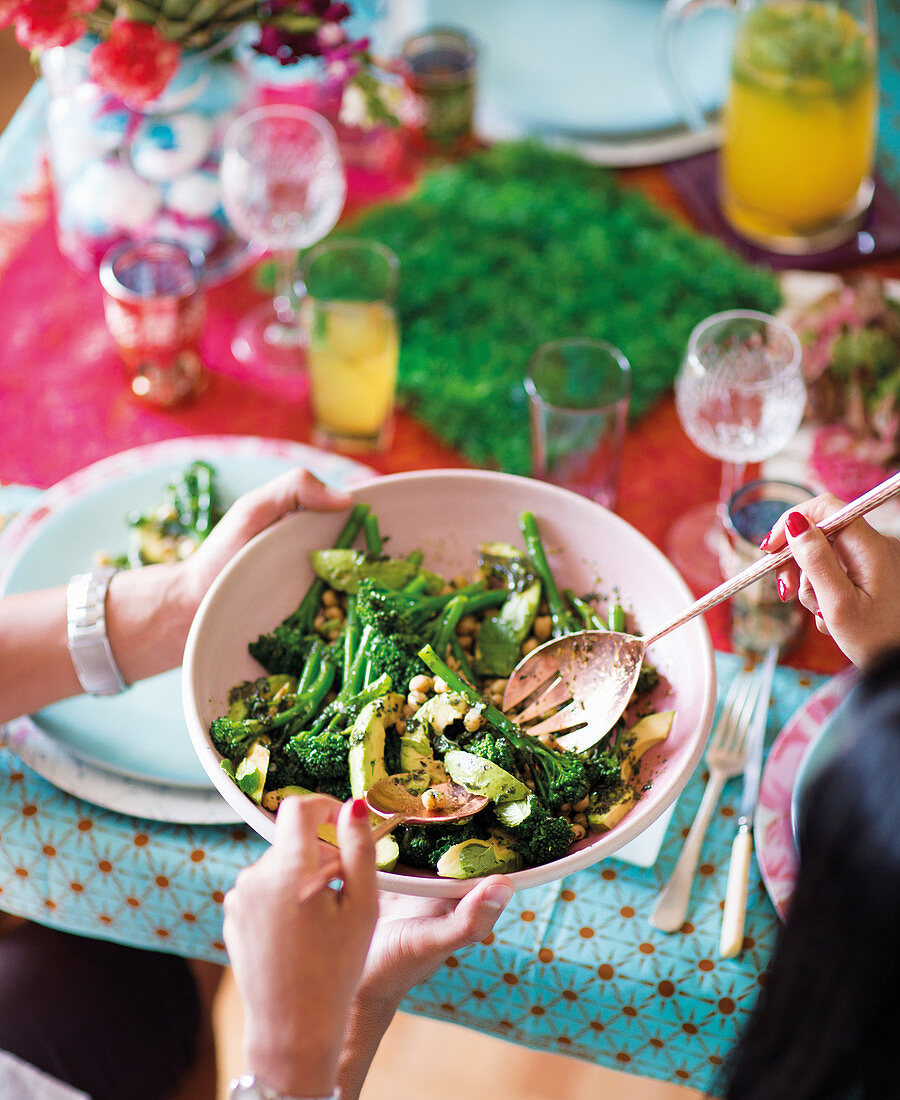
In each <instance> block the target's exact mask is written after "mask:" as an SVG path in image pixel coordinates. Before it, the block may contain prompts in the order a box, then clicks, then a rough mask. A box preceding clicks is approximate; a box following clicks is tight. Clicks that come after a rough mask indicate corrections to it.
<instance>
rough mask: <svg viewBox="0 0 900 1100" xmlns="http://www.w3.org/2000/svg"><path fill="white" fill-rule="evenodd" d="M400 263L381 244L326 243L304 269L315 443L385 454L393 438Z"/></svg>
mask: <svg viewBox="0 0 900 1100" xmlns="http://www.w3.org/2000/svg"><path fill="white" fill-rule="evenodd" d="M399 277H400V261H399V260H398V259H397V256H396V255H395V254H394V253H393V252H392V251H391V249H389V248H388V247H387V246H386V245H383V244H380V243H379V242H378V241H367V240H352V239H347V240H337V241H327V242H325V243H324V244H320V245H319V246H318V247H316V248H314V249H312V251H311V252H310V253H309V254H308V255H307V257H306V259H305V261H304V264H303V282H304V284H305V286H306V293H307V298H306V303H305V313H306V319H307V323H308V326H309V351H308V359H309V383H310V398H311V401H312V409H313V441H314V442H315V443H317V444H318V445H320V446H326V447H335V448H339V449H342V450H354V451H370V450H383V449H384V448H385V447H386V446H387V445H388V442H389V440H390V435H391V427H392V422H393V412H394V394H395V391H396V387H397V362H398V359H399V357H400V334H399V330H398V326H397V318H396V315H395V313H394V306H393V302H394V297H395V295H396V293H397V284H398V281H399Z"/></svg>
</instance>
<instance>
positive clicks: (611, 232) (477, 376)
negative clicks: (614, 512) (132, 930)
mask: <svg viewBox="0 0 900 1100" xmlns="http://www.w3.org/2000/svg"><path fill="white" fill-rule="evenodd" d="M352 232H353V235H354V236H367V237H374V238H376V239H377V240H380V241H383V242H384V243H385V244H388V245H390V246H391V248H393V249H394V250H395V251H396V252H397V254H398V255H399V257H400V260H401V263H402V276H401V283H400V293H399V297H398V312H399V316H400V321H401V325H402V339H401V354H400V381H399V392H400V396H401V399H402V400H403V402H404V403H405V405H406V407H407V408H408V409H409V410H410V411H411V412H412V413H413V415H415V416H416V417H417V418H419V419H420V420H422V421H423V422H424V423H426V424H427V425H428V426H429V427H430V428H431V429H432V431H434V432H435V434H436V435H438V436H439V437H440V438H441V439H443V440H444V441H445V442H447V443H449V444H451V445H452V446H454V447H456V448H458V449H459V450H460V451H461V452H462V453H463V454H464V455H465V456H466V457H467V458H468V459H469V460H470V461H471V462H473V463H475V464H477V465H482V466H491V467H497V468H499V469H502V470H507V471H509V472H511V473H520V474H521V473H528V472H529V471H530V465H531V462H530V445H529V429H528V409H527V404H526V399H525V393H524V390H523V389H522V377H523V373H524V370H525V366H526V363H527V361H528V358H529V356H530V355H531V353H532V351H533V350H534V349H535V348H536V347H537V346H538V345H539V344H541V343H543V342H544V341H546V340H551V339H558V338H562V337H568V336H593V337H597V338H602V339H605V340H609V341H611V342H612V343H614V344H616V345H617V346H618V347H619V348H621V349H622V351H624V352H625V354H626V356H627V357H628V358H629V360H630V361H631V365H632V373H633V385H634V395H633V399H632V415H633V416H638V415H640V414H641V413H642V412H644V411H646V409H648V408H649V407H650V405H651V404H652V403H653V402H654V401H655V400H656V399H657V398H658V397H659V395H660V394H661V393H663V392H664V391H666V390H667V389H668V388H669V387H670V386H671V384H672V381H673V379H674V377H675V373H676V371H677V370H678V364H679V360H680V357H681V354H682V351H683V349H684V346H685V343H686V341H687V338H688V335H689V333H690V331H691V329H692V328H693V326H694V325H695V324H696V323H697V322H698V321H700V320H702V319H703V318H704V317H706V316H707V315H708V314H710V313H715V312H717V311H718V310H722V309H731V308H754V309H762V310H765V311H771V310H773V309H775V308H777V306H778V304H779V301H780V294H779V290H778V286H777V283H776V281H775V279H774V277H773V276H772V274H771V273H769V272H767V271H764V270H762V269H758V268H752V267H749V266H747V265H746V264H744V263H743V262H741V261H739V260H737V259H736V258H735V257H733V256H732V255H731V254H730V253H728V252H727V251H726V250H725V249H724V248H723V247H722V246H721V245H720V244H719V243H718V242H716V241H714V240H712V239H711V238H707V237H701V236H699V235H698V234H696V233H694V232H691V231H690V230H688V229H686V228H684V227H683V226H681V225H679V224H677V223H676V222H674V221H673V220H672V219H671V218H670V217H669V216H668V215H666V214H664V213H663V212H661V211H660V210H659V209H657V208H656V207H655V206H653V205H652V203H650V202H649V201H648V200H647V199H645V198H644V197H643V196H642V195H640V194H638V193H636V192H633V191H629V190H626V189H623V188H622V187H620V186H619V185H618V184H617V183H616V181H615V180H614V178H613V176H612V175H611V174H610V173H609V172H606V171H604V170H602V169H598V168H596V167H594V166H592V165H589V164H585V163H584V162H583V161H581V160H578V159H577V158H574V157H572V156H569V155H567V154H559V153H553V152H549V151H547V150H545V149H542V148H541V147H539V146H536V145H532V144H520V143H515V144H507V145H499V146H496V147H494V148H493V149H491V150H490V151H488V152H485V153H481V154H478V155H476V156H473V157H471V158H470V159H468V160H466V161H465V162H463V163H462V164H460V165H458V166H452V167H448V168H444V169H441V170H439V171H437V172H434V173H431V174H429V175H427V176H426V177H425V178H424V179H423V180H422V182H421V184H420V185H419V187H418V189H417V190H416V192H415V193H414V194H413V195H412V196H411V197H410V198H408V199H407V200H405V201H403V202H400V203H397V204H393V205H387V206H382V207H377V208H375V209H373V210H370V211H367V212H366V213H365V214H363V215H362V216H361V217H360V218H359V219H357V221H356V222H355V224H354V225H353V227H352Z"/></svg>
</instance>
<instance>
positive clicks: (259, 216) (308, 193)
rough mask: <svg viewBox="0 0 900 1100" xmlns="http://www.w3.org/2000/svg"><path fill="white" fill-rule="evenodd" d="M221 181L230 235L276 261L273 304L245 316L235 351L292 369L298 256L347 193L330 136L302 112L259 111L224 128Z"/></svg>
mask: <svg viewBox="0 0 900 1100" xmlns="http://www.w3.org/2000/svg"><path fill="white" fill-rule="evenodd" d="M220 175H221V180H222V202H223V205H224V207H225V213H226V214H227V215H228V220H229V221H230V222H231V224H232V226H233V227H234V229H235V231H236V232H237V233H239V234H240V235H241V236H242V237H244V238H245V239H246V240H248V241H250V242H251V244H253V245H254V246H256V248H257V249H258V250H259V251H260V252H262V251H264V250H267V251H270V252H272V253H273V255H274V257H275V260H276V287H275V297H274V301H271V302H267V303H265V304H264V305H263V306H262V307H260V308H258V309H256V310H254V311H252V312H251V313H249V314H248V315H247V316H246V317H244V318H243V320H242V321H241V323H240V324H239V326H238V328H237V331H236V333H235V337H234V340H233V341H232V345H231V348H232V351H233V352H234V355H235V358H237V359H239V360H240V361H241V362H244V363H247V362H252V363H254V364H259V365H260V366H262V367H264V368H265V367H268V368H269V369H273V368H274V369H275V370H276V371H277V370H297V369H299V368H300V367H301V366H302V365H303V360H304V356H303V349H304V347H305V345H306V332H305V329H304V326H303V324H302V322H301V317H300V309H299V304H298V300H297V288H296V280H295V271H296V265H297V254H298V251H299V250H300V249H302V248H308V247H309V246H310V245H313V244H316V243H317V242H318V241H320V240H321V239H322V238H323V237H324V236H325V235H326V234H327V233H329V232H330V231H331V230H332V229H333V228H334V225H335V223H336V222H337V220H338V217H339V216H340V213H341V210H342V209H343V206H344V198H345V196H346V192H347V185H346V180H345V178H344V170H343V166H342V164H341V158H340V153H339V151H338V145H337V139H336V137H335V134H334V130H333V129H332V128H331V125H330V124H329V123H328V122H327V120H326V119H324V118H322V116H321V115H318V114H316V113H315V112H314V111H309V110H307V109H306V108H304V107H295V106H292V105H290V104H273V105H271V106H267V107H258V108H256V109H255V110H252V111H248V112H246V113H245V114H243V115H241V116H240V117H238V118H237V119H235V121H234V122H233V123H232V124H231V126H230V127H229V128H228V131H227V132H226V134H225V142H224V151H223V155H222V167H221V170H220Z"/></svg>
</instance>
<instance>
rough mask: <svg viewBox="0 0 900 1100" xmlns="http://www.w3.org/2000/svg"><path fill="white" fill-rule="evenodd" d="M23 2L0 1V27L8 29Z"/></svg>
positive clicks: (19, 0)
mask: <svg viewBox="0 0 900 1100" xmlns="http://www.w3.org/2000/svg"><path fill="white" fill-rule="evenodd" d="M22 4H23V0H0V27H8V26H9V25H10V23H13V22H15V19H16V16H17V15H18V14H19V11H20V9H21V7H22Z"/></svg>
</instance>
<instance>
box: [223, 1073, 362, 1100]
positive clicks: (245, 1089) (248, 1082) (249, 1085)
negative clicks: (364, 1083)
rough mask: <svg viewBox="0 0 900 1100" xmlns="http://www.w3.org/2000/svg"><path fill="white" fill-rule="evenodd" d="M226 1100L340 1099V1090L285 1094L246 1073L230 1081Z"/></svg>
mask: <svg viewBox="0 0 900 1100" xmlns="http://www.w3.org/2000/svg"><path fill="white" fill-rule="evenodd" d="M228 1100H341V1091H340V1089H337V1090H335V1091H334V1092H333V1093H331V1095H330V1096H318V1097H312V1096H303V1097H301V1096H285V1094H284V1093H283V1092H278V1090H277V1089H273V1088H272V1086H271V1085H267V1084H265V1083H264V1082H263V1081H260V1079H259V1078H258V1077H256V1076H255V1075H252V1074H248V1075H247V1076H246V1077H236V1078H235V1079H234V1080H233V1081H232V1082H231V1084H230V1085H229V1086H228Z"/></svg>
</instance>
